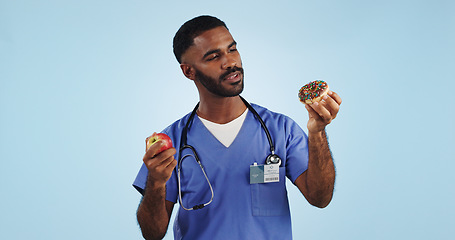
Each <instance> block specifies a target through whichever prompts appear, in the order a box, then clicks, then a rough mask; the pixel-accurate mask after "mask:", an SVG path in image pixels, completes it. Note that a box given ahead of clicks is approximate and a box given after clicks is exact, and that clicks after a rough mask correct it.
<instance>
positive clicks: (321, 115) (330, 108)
mask: <svg viewBox="0 0 455 240" xmlns="http://www.w3.org/2000/svg"><path fill="white" fill-rule="evenodd" d="M340 104H341V98H340V96H338V94H336V93H335V92H332V91H329V93H328V94H327V95H326V96H324V97H323V98H322V100H321V101H320V102H315V103H313V104H311V105H309V104H305V107H306V109H307V110H308V115H309V120H308V124H307V127H308V132H310V133H319V132H322V131H323V130H324V129H325V127H326V126H327V125H328V124H329V123H330V122H332V120H333V119H335V118H336V116H337V114H338V111H339V109H340Z"/></svg>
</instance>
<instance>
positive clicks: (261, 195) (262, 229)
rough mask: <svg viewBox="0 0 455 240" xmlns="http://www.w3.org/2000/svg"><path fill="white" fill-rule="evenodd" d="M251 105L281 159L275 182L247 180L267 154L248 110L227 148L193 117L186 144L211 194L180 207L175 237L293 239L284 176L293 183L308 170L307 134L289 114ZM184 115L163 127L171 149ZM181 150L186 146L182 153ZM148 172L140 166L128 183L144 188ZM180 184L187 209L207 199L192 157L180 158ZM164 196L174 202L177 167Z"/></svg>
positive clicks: (265, 143)
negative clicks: (197, 208)
mask: <svg viewBox="0 0 455 240" xmlns="http://www.w3.org/2000/svg"><path fill="white" fill-rule="evenodd" d="M252 106H253V108H254V109H255V110H256V111H257V112H258V114H259V115H260V116H261V118H262V119H263V120H264V122H265V124H266V126H267V128H268V130H269V132H270V135H271V137H272V140H273V142H274V144H275V153H276V154H277V155H278V156H280V158H281V159H282V163H281V167H280V181H279V182H276V183H261V184H250V183H249V180H250V177H249V171H250V166H251V165H253V164H254V163H257V164H259V165H260V164H265V159H266V157H267V156H268V155H269V154H270V145H269V143H268V141H267V136H266V134H265V132H264V130H263V129H262V127H261V125H260V123H259V121H258V120H257V119H256V118H255V117H254V115H253V114H252V113H251V111H249V112H248V114H247V116H246V119H245V121H244V123H243V125H242V128H241V129H240V131H239V133H238V135H237V137H236V139H235V140H234V142H233V143H232V144H231V145H230V146H229V147H228V148H226V147H225V146H224V145H223V144H222V143H220V142H219V141H218V140H217V139H216V138H215V137H214V136H213V135H212V134H211V133H210V132H209V130H208V129H207V128H206V127H205V126H204V124H203V123H202V122H201V121H200V120H199V118H197V117H195V118H194V119H193V121H192V124H190V128H189V130H188V134H187V135H188V137H187V139H188V140H187V142H188V144H189V145H191V146H193V147H194V148H195V149H196V151H197V154H198V155H199V158H200V160H201V162H202V165H203V166H204V169H205V171H206V174H207V176H208V178H209V180H210V183H211V184H212V187H213V191H214V198H213V202H212V203H211V204H210V205H208V206H206V207H205V208H203V209H200V210H193V211H186V210H184V209H182V208H179V211H178V215H177V217H176V219H175V223H174V237H175V239H273V240H276V239H292V229H291V217H290V211H289V204H288V197H287V190H286V181H285V176H286V177H288V178H289V179H290V180H291V181H292V182H293V183H294V182H295V180H296V178H297V177H298V176H300V174H302V173H303V172H304V171H306V169H307V168H308V138H307V136H306V134H305V133H304V131H303V130H302V129H301V128H300V127H299V126H298V125H297V124H296V123H295V122H294V121H293V120H292V119H291V118H289V117H287V116H285V115H282V114H278V113H274V112H271V111H269V110H267V109H266V108H263V107H260V106H258V105H255V104H252ZM189 115H190V114H188V115H186V116H185V117H183V118H182V119H180V120H178V121H176V122H175V123H173V124H172V125H170V126H169V127H167V128H166V129H165V130H164V131H163V132H164V133H166V134H168V135H169V136H170V137H171V139H172V141H173V143H174V147H175V148H178V146H180V137H181V133H182V129H183V128H184V126H185V124H186V122H187V120H188V118H189ZM177 150H178V149H177ZM186 153H188V152H187V150H185V151H184V152H183V153H182V156H183V155H185V154H186ZM177 157H178V152H177V154H176V155H175V158H176V159H177ZM147 174H148V171H147V168H146V167H145V165H142V167H141V169H140V171H139V173H138V175H137V177H136V180H135V181H134V183H133V186H134V187H136V189H138V190H139V191H140V192H142V190H143V189H144V188H145V184H146V180H147ZM181 187H182V201H183V205H184V206H185V207H186V208H191V207H193V206H194V205H197V204H203V203H206V202H208V201H209V200H210V198H211V192H210V188H209V185H208V183H207V180H206V179H205V177H204V174H203V173H202V170H201V168H200V167H199V165H198V164H197V163H196V161H195V160H194V159H193V158H191V157H188V158H185V159H184V160H183V161H182V166H181ZM166 200H168V201H171V202H174V203H177V202H178V182H177V170H176V169H175V170H174V171H173V174H172V176H171V178H170V179H169V181H168V182H167V183H166Z"/></svg>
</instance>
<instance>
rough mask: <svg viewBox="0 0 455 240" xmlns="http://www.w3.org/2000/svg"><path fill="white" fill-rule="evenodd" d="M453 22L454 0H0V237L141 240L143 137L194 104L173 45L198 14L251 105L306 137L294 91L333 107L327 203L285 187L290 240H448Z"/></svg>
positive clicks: (454, 196) (452, 196) (452, 218)
mask: <svg viewBox="0 0 455 240" xmlns="http://www.w3.org/2000/svg"><path fill="white" fill-rule="evenodd" d="M454 12H455V4H454V2H453V1H449V0H447V1H442V0H440V1H434V0H433V1H388V0H386V1H360V0H357V1H356V0H348V1H334V0H322V1H286V0H283V1H225V2H218V1H145V0H133V1H107V0H105V1H101V0H95V1H92V0H91V1H88V0H81V1H57V0H54V1H51V0H49V1H22V0H17V1H7V0H1V1H0V80H1V85H0V109H1V122H0V154H1V155H0V157H1V166H0V184H1V185H0V186H1V200H0V203H1V204H0V239H46V240H48V239H141V234H140V231H139V229H138V227H137V223H136V219H135V211H136V208H137V205H138V203H139V200H140V195H139V193H137V192H136V191H135V190H134V189H133V188H132V187H131V183H132V181H133V180H134V178H135V176H136V173H137V171H138V170H139V167H140V165H141V163H142V156H143V154H144V150H145V142H144V139H145V138H146V137H147V136H148V135H150V134H152V133H153V132H154V131H161V130H162V129H163V128H164V127H166V126H167V125H168V124H170V123H171V122H173V121H175V120H176V119H178V118H179V117H181V116H182V115H184V114H186V113H188V112H189V111H191V109H192V108H193V106H194V105H195V104H196V102H197V101H198V95H197V91H196V88H195V87H194V84H193V83H192V82H191V81H189V80H187V79H185V78H184V76H183V75H182V74H181V72H180V69H179V66H178V64H177V61H176V60H175V59H174V56H173V54H172V37H173V36H174V33H175V32H176V31H177V29H178V28H179V27H180V25H181V24H183V23H184V22H185V21H186V20H189V19H191V18H193V17H195V16H198V15H200V14H211V15H215V16H218V17H219V18H221V19H222V20H224V21H225V22H226V23H227V24H228V27H229V28H230V30H231V33H232V34H233V36H234V38H235V39H236V41H237V42H238V49H239V51H240V53H241V56H242V59H243V64H244V68H245V91H244V93H243V96H244V97H245V98H246V99H248V100H249V101H250V102H254V103H258V104H261V105H263V106H266V107H268V108H269V109H271V110H273V111H277V112H281V113H284V114H286V115H289V116H290V117H292V118H293V119H295V120H296V121H297V122H298V123H299V124H300V125H301V126H302V128H304V129H306V121H307V119H308V117H307V113H306V110H305V108H304V106H303V105H302V104H301V103H300V102H299V101H298V99H297V92H298V90H299V89H300V87H301V86H302V85H303V84H305V83H307V82H309V81H311V80H314V79H323V80H326V81H327V82H328V83H329V84H330V86H331V89H333V90H334V91H336V92H337V93H339V95H340V96H341V97H342V98H343V103H342V108H341V110H340V113H339V115H338V117H337V119H336V120H335V121H333V122H332V124H331V125H330V126H329V127H328V129H327V131H328V134H329V137H330V144H331V149H332V152H333V155H334V159H335V163H336V166H337V180H336V191H335V195H334V198H333V201H332V203H331V204H330V205H329V206H328V207H327V208H326V209H322V210H321V209H317V208H314V207H311V206H310V205H309V204H308V203H307V202H306V200H305V199H304V198H303V197H302V196H301V194H300V193H299V192H298V190H297V189H296V188H295V187H293V186H292V184H289V195H290V201H291V211H292V217H293V232H294V238H295V239H452V238H453V236H454V235H455V230H454V229H455V228H453V226H454V225H455V207H454V200H455V188H454V187H453V183H454V180H455V177H454V173H453V172H454V171H453V169H454V168H455V163H454V160H455V157H454V154H455V151H454V143H455V138H454V136H455V129H454V120H453V118H454V116H455V114H454V108H453V106H452V105H453V103H454V102H455V101H454V100H455V97H454V95H453V89H454V87H455V84H454V80H455V79H454V69H455V67H454V66H455V57H454V56H455V47H454V43H455V14H454ZM176 208H177V206H176ZM171 236H172V233H169V234H168V235H167V238H166V239H171Z"/></svg>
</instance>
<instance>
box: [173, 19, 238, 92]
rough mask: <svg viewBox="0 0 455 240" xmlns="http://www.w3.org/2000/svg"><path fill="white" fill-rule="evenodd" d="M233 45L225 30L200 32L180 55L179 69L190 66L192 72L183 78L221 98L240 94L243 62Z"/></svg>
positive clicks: (221, 28) (223, 28) (220, 28)
mask: <svg viewBox="0 0 455 240" xmlns="http://www.w3.org/2000/svg"><path fill="white" fill-rule="evenodd" d="M236 46H237V44H236V42H235V41H234V39H233V38H232V36H231V34H230V33H229V31H228V30H227V29H226V28H225V27H217V28H214V29H211V30H208V31H205V32H203V33H202V34H200V35H199V36H197V37H196V38H194V45H193V46H191V47H190V48H189V49H188V50H187V51H186V52H185V54H183V56H182V66H183V65H187V66H190V67H191V69H192V71H193V73H194V75H191V74H190V75H187V74H185V75H186V76H187V77H189V78H191V79H193V80H195V82H196V85H198V88H199V90H200V91H201V90H202V91H208V92H210V93H212V94H214V95H216V96H221V97H232V96H237V95H239V94H240V93H241V92H242V91H243V85H244V84H243V68H242V61H241V59H240V54H239V53H238V51H237V48H236ZM182 69H183V68H182ZM184 73H185V70H184Z"/></svg>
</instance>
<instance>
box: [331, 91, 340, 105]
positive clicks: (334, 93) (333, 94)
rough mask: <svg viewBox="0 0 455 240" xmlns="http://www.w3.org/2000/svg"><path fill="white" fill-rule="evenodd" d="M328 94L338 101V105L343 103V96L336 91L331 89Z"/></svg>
mask: <svg viewBox="0 0 455 240" xmlns="http://www.w3.org/2000/svg"><path fill="white" fill-rule="evenodd" d="M328 94H329V96H330V97H331V98H332V99H333V100H335V101H336V102H337V103H338V105H341V102H342V100H341V97H340V96H339V95H338V94H337V93H336V92H333V91H329V93H328Z"/></svg>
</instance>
